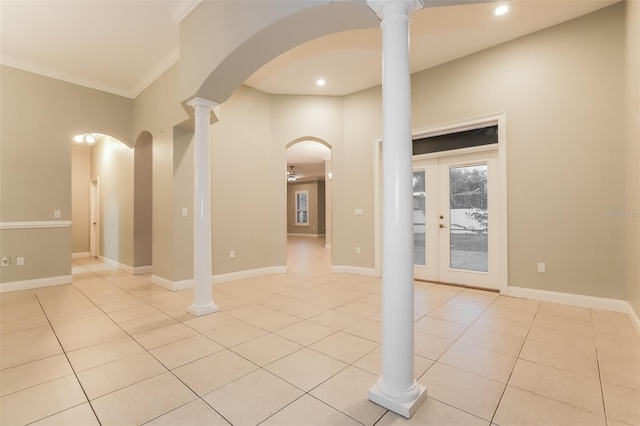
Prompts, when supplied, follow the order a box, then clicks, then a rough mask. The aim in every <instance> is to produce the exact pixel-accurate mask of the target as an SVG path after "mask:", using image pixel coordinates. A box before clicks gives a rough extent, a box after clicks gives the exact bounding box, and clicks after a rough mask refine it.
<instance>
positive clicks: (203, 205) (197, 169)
mask: <svg viewBox="0 0 640 426" xmlns="http://www.w3.org/2000/svg"><path fill="white" fill-rule="evenodd" d="M187 105H189V106H190V107H192V108H193V109H194V110H195V134H194V137H193V143H194V147H193V160H194V161H193V168H194V171H193V172H194V178H195V181H194V193H193V287H194V292H193V304H192V305H191V306H189V308H188V309H187V310H188V311H189V312H190V313H192V314H193V315H197V316H200V315H206V314H209V313H211V312H216V311H217V310H218V307H217V306H216V304H215V303H213V294H212V290H211V275H212V266H211V159H210V153H209V151H210V150H209V129H210V125H211V124H210V123H211V121H210V120H211V111H212V110H213V108H215V107H216V106H217V104H216V103H215V102H213V101H210V100H208V99H202V98H194V99H192V100H191V101H189V102H188V103H187Z"/></svg>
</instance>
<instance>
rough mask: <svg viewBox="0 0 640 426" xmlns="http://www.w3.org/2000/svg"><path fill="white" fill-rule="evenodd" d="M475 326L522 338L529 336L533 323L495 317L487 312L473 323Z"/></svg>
mask: <svg viewBox="0 0 640 426" xmlns="http://www.w3.org/2000/svg"><path fill="white" fill-rule="evenodd" d="M473 326H474V327H479V328H484V329H485V330H491V331H495V332H497V333H503V334H509V335H511V336H516V337H522V338H524V337H527V334H528V333H529V329H530V328H531V324H529V323H527V322H523V321H516V320H510V319H507V318H500V317H494V316H489V315H486V314H484V315H482V316H481V317H480V318H478V320H477V321H476V322H474V323H473Z"/></svg>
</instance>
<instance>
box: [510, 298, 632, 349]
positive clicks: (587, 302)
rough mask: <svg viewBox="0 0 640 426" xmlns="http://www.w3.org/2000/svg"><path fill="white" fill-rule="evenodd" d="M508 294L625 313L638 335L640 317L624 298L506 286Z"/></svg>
mask: <svg viewBox="0 0 640 426" xmlns="http://www.w3.org/2000/svg"><path fill="white" fill-rule="evenodd" d="M507 292H508V295H509V296H511V297H521V298H523V299H532V300H539V301H541V302H550V303H562V304H565V305H571V306H580V307H582V308H591V309H600V310H602V311H610V312H620V313H623V314H627V316H628V317H629V320H630V321H631V324H632V325H633V327H634V328H635V330H636V333H637V334H638V336H639V337H640V319H639V318H638V315H637V314H636V312H635V311H634V310H633V308H632V307H631V304H630V303H629V302H627V301H626V300H621V299H608V298H606V297H594V296H584V295H582V294H571V293H560V292H557V291H547V290H536V289H532V288H524V287H508V290H507Z"/></svg>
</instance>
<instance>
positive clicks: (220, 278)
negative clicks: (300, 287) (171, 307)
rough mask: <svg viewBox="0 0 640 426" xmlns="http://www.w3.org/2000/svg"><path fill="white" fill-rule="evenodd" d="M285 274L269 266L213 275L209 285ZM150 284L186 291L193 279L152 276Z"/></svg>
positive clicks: (279, 268) (284, 271) (282, 270)
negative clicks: (180, 279) (178, 279)
mask: <svg viewBox="0 0 640 426" xmlns="http://www.w3.org/2000/svg"><path fill="white" fill-rule="evenodd" d="M286 273H287V267H286V266H269V267H267V268H259V269H249V270H246V271H238V272H230V273H228V274H219V275H213V276H212V277H211V283H212V284H220V283H224V282H228V281H236V280H242V279H245V278H254V277H260V276H263V275H270V274H286ZM151 282H152V283H154V284H157V285H159V286H160V287H164V288H166V289H167V290H171V291H176V290H186V289H188V288H193V279H188V280H182V281H171V280H168V279H166V278H162V277H159V276H157V275H152V276H151Z"/></svg>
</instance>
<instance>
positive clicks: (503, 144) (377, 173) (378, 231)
mask: <svg viewBox="0 0 640 426" xmlns="http://www.w3.org/2000/svg"><path fill="white" fill-rule="evenodd" d="M496 125H497V126H498V144H497V150H498V214H500V241H499V253H500V254H499V256H500V260H499V263H500V269H499V278H498V281H499V283H500V284H499V286H500V293H501V294H507V289H508V285H509V284H508V279H509V271H508V238H507V229H508V227H507V217H508V216H507V128H506V114H505V113H504V112H501V113H496V114H491V115H487V116H483V117H476V118H470V119H467V120H462V121H456V122H452V123H445V124H438V125H434V126H429V127H423V128H420V129H416V130H414V131H413V132H412V137H413V138H414V139H420V138H426V137H433V136H439V135H445V134H449V133H456V132H463V131H466V130H474V129H479V128H482V127H488V126H496ZM495 149H496V145H495V144H492V145H486V146H478V147H472V148H463V149H458V150H452V151H444V152H438V153H434V154H433V155H434V156H439V157H442V156H446V155H459V154H464V153H471V152H480V151H486V150H495ZM429 155H431V154H425V155H422V156H420V157H421V158H425V157H427V156H429ZM373 173H374V176H373V178H374V179H373V181H374V195H373V201H374V205H375V209H374V210H375V211H374V215H375V216H374V226H375V262H376V263H375V272H376V275H378V276H380V275H381V274H382V139H378V140H376V141H375V148H374V168H373Z"/></svg>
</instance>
